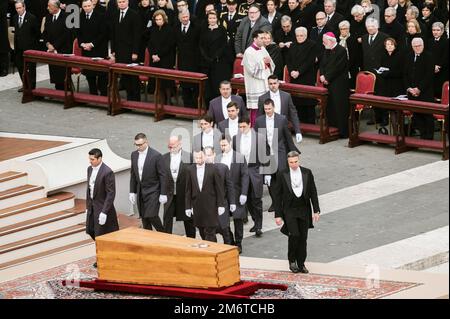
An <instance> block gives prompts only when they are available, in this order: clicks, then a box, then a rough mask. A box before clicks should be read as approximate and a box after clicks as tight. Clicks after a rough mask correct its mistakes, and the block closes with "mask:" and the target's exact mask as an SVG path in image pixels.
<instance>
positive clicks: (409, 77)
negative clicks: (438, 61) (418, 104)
mask: <svg viewBox="0 0 450 319" xmlns="http://www.w3.org/2000/svg"><path fill="white" fill-rule="evenodd" d="M414 57H415V54H414V53H409V54H408V56H407V57H406V61H405V65H404V66H405V68H404V73H403V80H404V86H405V89H408V88H415V87H417V88H419V90H420V95H419V96H418V97H414V96H412V95H411V94H409V93H408V98H409V99H411V100H418V101H424V102H433V101H434V94H433V78H434V63H433V58H432V56H431V53H430V52H427V51H424V52H422V54H420V56H418V57H417V59H416V62H414Z"/></svg>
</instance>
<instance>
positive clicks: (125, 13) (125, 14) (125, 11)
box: [119, 8, 128, 22]
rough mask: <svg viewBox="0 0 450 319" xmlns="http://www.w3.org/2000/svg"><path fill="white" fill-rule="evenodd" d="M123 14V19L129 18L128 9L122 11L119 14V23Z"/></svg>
mask: <svg viewBox="0 0 450 319" xmlns="http://www.w3.org/2000/svg"><path fill="white" fill-rule="evenodd" d="M122 12H123V18H124V19H125V17H126V16H127V12H128V8H126V9H124V10H120V12H119V22H120V19H121V17H122Z"/></svg>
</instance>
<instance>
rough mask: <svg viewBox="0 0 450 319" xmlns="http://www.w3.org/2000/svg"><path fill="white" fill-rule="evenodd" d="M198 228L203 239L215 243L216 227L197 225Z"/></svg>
mask: <svg viewBox="0 0 450 319" xmlns="http://www.w3.org/2000/svg"><path fill="white" fill-rule="evenodd" d="M198 230H199V232H200V236H201V237H202V239H203V240H208V241H212V242H215V243H217V236H216V230H217V227H198Z"/></svg>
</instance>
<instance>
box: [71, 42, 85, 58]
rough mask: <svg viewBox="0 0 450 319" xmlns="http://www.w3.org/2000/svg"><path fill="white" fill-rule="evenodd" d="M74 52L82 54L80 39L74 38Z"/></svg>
mask: <svg viewBox="0 0 450 319" xmlns="http://www.w3.org/2000/svg"><path fill="white" fill-rule="evenodd" d="M72 53H73V54H74V55H76V56H82V55H83V53H82V51H81V48H80V47H79V46H78V39H75V40H73V47H72Z"/></svg>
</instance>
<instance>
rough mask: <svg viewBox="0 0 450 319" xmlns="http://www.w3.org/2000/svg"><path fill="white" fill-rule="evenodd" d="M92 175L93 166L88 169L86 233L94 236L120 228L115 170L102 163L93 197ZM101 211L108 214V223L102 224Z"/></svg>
mask: <svg viewBox="0 0 450 319" xmlns="http://www.w3.org/2000/svg"><path fill="white" fill-rule="evenodd" d="M91 175H92V166H89V167H88V169H87V190H86V209H87V214H86V233H87V234H89V235H90V236H91V237H92V238H95V237H96V236H100V235H103V234H107V233H110V232H113V231H116V230H119V224H118V222H117V215H116V209H115V208H114V198H115V196H116V184H115V177H114V172H113V171H112V170H111V168H109V166H107V165H106V164H105V163H102V164H101V166H100V169H99V171H98V173H97V177H96V178H95V184H94V196H93V197H92V198H91V193H90V188H89V179H90V178H91ZM100 213H104V214H106V215H107V218H106V223H105V224H104V225H100V224H99V222H98V218H99V216H100Z"/></svg>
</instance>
